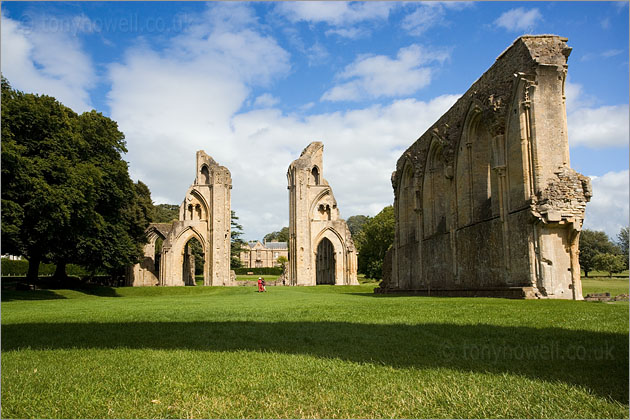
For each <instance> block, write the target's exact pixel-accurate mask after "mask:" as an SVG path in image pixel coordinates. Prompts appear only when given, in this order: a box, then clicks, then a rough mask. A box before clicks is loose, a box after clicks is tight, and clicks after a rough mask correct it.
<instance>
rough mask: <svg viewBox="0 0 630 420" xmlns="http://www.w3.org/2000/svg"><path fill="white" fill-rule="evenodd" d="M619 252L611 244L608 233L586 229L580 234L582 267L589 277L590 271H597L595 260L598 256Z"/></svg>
mask: <svg viewBox="0 0 630 420" xmlns="http://www.w3.org/2000/svg"><path fill="white" fill-rule="evenodd" d="M618 253H619V251H618V249H617V247H615V245H614V244H613V243H611V242H610V239H609V238H608V235H606V233H604V232H601V231H596V230H590V229H584V230H583V231H582V233H581V234H580V267H581V268H582V270H584V274H585V275H586V277H588V273H589V271H592V270H594V269H595V264H594V258H595V256H596V255H598V254H618Z"/></svg>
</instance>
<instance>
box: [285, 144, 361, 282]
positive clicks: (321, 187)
mask: <svg viewBox="0 0 630 420" xmlns="http://www.w3.org/2000/svg"><path fill="white" fill-rule="evenodd" d="M323 151H324V145H323V144H322V143H321V142H313V143H311V144H309V145H308V146H307V147H306V148H305V149H304V150H303V151H302V154H301V155H300V157H299V158H298V159H297V160H295V161H293V162H292V163H291V165H289V169H288V171H287V181H288V183H289V185H288V189H289V264H288V280H289V284H290V285H303V286H315V285H316V284H318V277H317V271H318V261H317V259H316V258H317V248H318V246H319V245H320V242H319V241H320V237H319V235H320V234H321V232H324V234H325V235H328V233H325V232H327V229H329V228H330V229H333V230H334V231H335V232H337V233H336V234H335V235H334V236H330V237H328V239H327V240H329V241H330V243H331V246H329V247H328V251H327V252H329V257H330V258H329V260H330V261H333V260H334V264H335V267H334V272H335V276H334V279H335V282H334V284H358V281H357V275H356V273H357V254H356V250H355V248H354V243H353V242H352V235H351V234H350V230H349V229H348V225H347V224H346V222H345V220H343V219H341V217H340V214H339V208H338V207H337V201H336V200H335V196H334V194H333V191H332V188H331V186H330V185H329V184H328V182H327V181H326V179H325V178H324V173H323V159H322V155H323ZM335 238H336V239H335ZM332 244H334V249H335V251H334V254H333V253H331V252H330V249H331V247H332ZM320 251H321V250H320ZM339 252H341V255H339ZM321 255H322V254H321V253H320V256H321ZM320 268H321V267H320ZM330 278H332V277H330ZM320 280H321V279H320Z"/></svg>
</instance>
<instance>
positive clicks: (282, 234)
mask: <svg viewBox="0 0 630 420" xmlns="http://www.w3.org/2000/svg"><path fill="white" fill-rule="evenodd" d="M271 241H278V242H289V227H288V226H285V227H283V228H282V229H280V230H279V231H277V232H271V233H268V234H266V235H265V236H264V237H263V242H271Z"/></svg>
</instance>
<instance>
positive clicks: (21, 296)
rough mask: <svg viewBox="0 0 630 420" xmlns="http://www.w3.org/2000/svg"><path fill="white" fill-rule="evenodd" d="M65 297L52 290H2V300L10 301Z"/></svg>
mask: <svg viewBox="0 0 630 420" xmlns="http://www.w3.org/2000/svg"><path fill="white" fill-rule="evenodd" d="M51 299H66V297H65V296H62V295H60V294H58V293H55V291H54V290H3V291H2V302H11V301H14V300H51Z"/></svg>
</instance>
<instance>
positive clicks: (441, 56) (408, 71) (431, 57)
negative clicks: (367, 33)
mask: <svg viewBox="0 0 630 420" xmlns="http://www.w3.org/2000/svg"><path fill="white" fill-rule="evenodd" d="M448 57H449V54H448V53H446V52H444V51H430V50H428V49H426V48H424V47H422V46H420V45H417V44H412V45H410V46H408V47H405V48H401V49H400V50H399V51H398V54H397V56H396V58H395V59H392V58H389V57H387V56H383V55H366V56H360V57H359V58H357V59H356V60H355V61H354V62H353V63H351V64H350V65H348V66H346V68H345V69H344V70H343V71H342V72H341V73H340V74H338V75H337V78H338V79H339V80H347V81H346V82H342V83H340V84H337V85H336V86H334V87H333V88H331V89H330V90H328V91H326V92H324V94H323V95H322V100H327V101H356V100H360V99H364V98H381V97H393V96H408V95H412V94H413V93H415V92H417V91H418V90H419V89H421V88H423V87H425V86H427V85H428V84H429V83H430V82H431V77H432V74H433V69H432V68H431V67H429V66H428V64H429V63H432V62H438V63H442V62H443V61H444V60H446V59H447V58H448Z"/></svg>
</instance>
